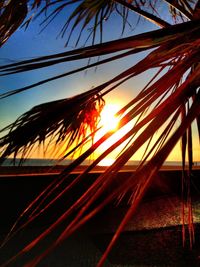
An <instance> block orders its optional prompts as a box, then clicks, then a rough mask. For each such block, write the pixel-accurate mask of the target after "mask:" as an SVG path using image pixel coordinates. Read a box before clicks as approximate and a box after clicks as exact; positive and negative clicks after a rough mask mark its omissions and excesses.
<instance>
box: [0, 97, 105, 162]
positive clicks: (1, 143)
mask: <svg viewBox="0 0 200 267" xmlns="http://www.w3.org/2000/svg"><path fill="white" fill-rule="evenodd" d="M103 106H104V100H103V99H102V98H101V96H100V95H98V94H95V92H94V93H93V94H91V92H87V93H85V94H82V95H78V96H75V97H72V98H67V99H62V100H57V101H53V102H49V103H45V104H41V105H38V106H35V107H33V108H32V109H31V110H30V111H28V112H26V113H25V114H23V115H22V116H21V117H19V118H18V119H17V120H16V121H15V122H14V123H12V124H11V125H9V126H7V127H6V128H4V129H3V130H2V131H8V133H7V134H6V135H5V136H4V137H2V138H0V147H1V148H3V149H2V154H1V163H2V162H3V161H4V159H6V158H7V157H9V156H13V157H14V158H16V156H17V155H19V154H21V159H22V161H23V159H24V158H27V156H28V155H29V154H30V153H31V150H32V148H33V147H34V146H35V145H36V144H37V145H41V144H43V145H44V147H43V149H44V150H48V147H50V148H51V150H53V151H54V152H52V156H53V157H55V156H56V153H55V151H56V149H57V150H58V151H59V150H60V149H61V148H63V149H64V151H66V150H68V149H69V148H70V147H71V146H72V145H73V144H75V141H77V140H79V141H80V142H81V141H82V140H84V139H85V138H86V136H87V135H88V134H89V131H90V132H91V133H94V132H95V130H96V128H97V125H98V122H99V119H100V113H101V110H102V108H103ZM45 143H46V146H45ZM52 145H53V146H52ZM45 147H46V148H45ZM59 154H60V156H61V153H59Z"/></svg>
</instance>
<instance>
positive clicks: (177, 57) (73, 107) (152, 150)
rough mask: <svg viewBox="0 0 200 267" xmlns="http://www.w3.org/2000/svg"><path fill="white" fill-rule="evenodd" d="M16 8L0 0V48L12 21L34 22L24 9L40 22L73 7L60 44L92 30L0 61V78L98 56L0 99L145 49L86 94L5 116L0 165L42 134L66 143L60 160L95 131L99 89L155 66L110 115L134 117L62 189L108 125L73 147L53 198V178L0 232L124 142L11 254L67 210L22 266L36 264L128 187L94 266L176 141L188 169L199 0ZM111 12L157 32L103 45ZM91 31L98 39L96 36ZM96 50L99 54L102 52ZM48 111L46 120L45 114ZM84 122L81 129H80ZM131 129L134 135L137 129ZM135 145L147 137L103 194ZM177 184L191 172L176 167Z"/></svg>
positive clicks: (197, 103) (196, 95)
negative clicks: (129, 170) (37, 52)
mask: <svg viewBox="0 0 200 267" xmlns="http://www.w3.org/2000/svg"><path fill="white" fill-rule="evenodd" d="M15 5H16V4H15V1H13V0H11V1H6V0H5V1H2V3H1V5H0V14H1V16H0V42H1V45H3V44H4V43H5V42H6V41H7V40H8V38H9V37H10V36H11V34H13V32H14V31H15V30H16V29H17V28H18V27H19V26H20V25H23V26H24V27H28V26H29V23H31V21H32V20H33V17H34V16H33V14H36V15H35V16H36V17H37V16H41V15H42V14H46V13H47V14H48V15H46V17H45V19H44V21H43V23H44V25H45V26H46V25H48V24H49V23H50V22H51V21H52V20H53V19H54V18H55V17H56V16H57V15H58V14H59V13H60V12H61V11H62V10H67V9H68V7H69V6H70V7H72V9H70V10H72V11H71V13H70V14H69V17H68V18H67V19H66V21H65V24H64V26H63V28H62V30H61V33H60V34H61V35H64V34H65V33H66V31H67V30H68V31H69V34H68V41H67V44H68V42H69V40H70V37H71V36H72V35H73V33H74V30H75V29H76V28H77V27H80V34H79V36H78V38H77V42H76V45H78V43H79V41H80V37H81V35H82V33H83V32H84V31H85V29H87V28H88V27H89V26H91V25H92V31H91V32H90V33H89V36H88V38H90V37H91V39H92V44H91V45H90V46H86V47H83V48H77V49H74V50H72V51H67V52H63V53H58V54H53V55H48V56H41V57H37V58H34V59H30V60H24V61H19V62H17V63H12V64H7V65H4V66H1V67H0V72H1V75H12V74H15V73H21V72H26V71H32V70H36V69H41V68H46V67H49V66H52V65H55V64H59V63H62V62H67V61H75V60H80V59H90V58H95V57H99V60H98V61H96V62H94V63H91V61H88V64H87V65H85V66H84V67H81V68H77V69H74V70H72V71H69V72H66V73H64V74H60V75H58V76H54V77H50V78H48V79H46V80H41V81H38V82H37V83H34V84H30V85H28V86H26V87H23V88H17V89H14V90H10V91H8V92H7V93H4V94H1V95H0V98H1V99H2V98H5V97H9V96H12V95H14V94H18V93H20V92H23V91H26V90H30V89H32V88H34V87H36V86H40V85H41V84H45V83H48V82H51V81H52V80H56V79H60V78H62V77H66V76H68V75H71V74H73V73H76V72H80V71H84V70H86V69H88V68H91V67H95V66H98V65H101V64H106V63H108V62H111V61H115V60H119V59H121V58H124V57H129V56H131V55H134V54H137V53H140V52H144V51H145V52H146V56H145V57H144V58H143V59H141V60H140V61H139V62H138V63H136V64H134V65H133V66H131V67H130V68H127V69H126V70H125V71H123V72H122V73H120V74H118V75H117V76H115V77H112V78H111V79H110V80H108V81H105V82H104V83H103V84H101V85H99V86H96V87H95V88H92V89H90V90H88V91H87V92H85V93H82V94H79V95H76V96H74V97H72V98H67V99H62V100H57V101H54V102H49V103H45V104H42V105H38V106H35V107H34V108H32V109H31V110H29V111H28V112H26V113H25V114H23V115H22V116H21V117H19V118H18V119H17V120H16V121H15V122H14V123H12V124H11V125H8V126H7V127H6V128H4V129H3V130H2V132H3V131H6V134H5V135H4V136H3V137H1V139H0V145H1V148H2V149H1V151H2V153H1V162H3V161H4V159H5V158H7V157H8V156H10V155H14V157H16V156H17V155H19V154H20V155H22V161H23V160H24V158H26V156H27V155H28V153H30V151H31V150H32V148H33V147H34V146H35V145H37V144H41V143H44V142H45V140H48V144H49V142H52V143H53V142H55V144H56V146H58V147H59V146H60V145H62V146H63V145H65V146H66V148H67V150H66V153H65V155H63V156H62V159H63V158H66V157H68V156H69V155H71V154H73V153H74V151H75V150H76V149H80V147H81V146H83V145H84V144H85V143H86V142H89V141H91V140H93V136H94V133H95V132H96V131H98V122H99V119H100V113H101V111H102V108H103V106H104V104H105V101H104V96H105V95H107V94H109V93H110V92H111V91H113V90H115V89H116V88H117V87H118V86H119V85H121V84H122V83H124V82H125V81H127V80H129V79H133V78H134V77H135V76H137V75H140V74H142V73H144V72H145V71H149V70H152V69H156V70H157V71H156V74H155V75H154V76H153V77H152V79H151V80H150V81H149V82H147V84H146V86H145V87H144V88H141V91H140V92H139V94H138V95H137V96H136V97H135V98H134V99H130V102H129V103H127V104H126V105H125V106H124V107H123V108H122V109H121V110H120V111H119V112H118V113H117V114H116V115H117V116H118V117H119V119H120V123H119V128H122V127H124V126H125V125H127V124H128V123H129V122H130V121H133V120H134V121H136V122H135V123H134V126H133V127H132V128H131V129H130V130H129V131H128V132H127V133H125V134H124V136H122V137H121V138H120V139H119V140H118V141H117V142H116V143H114V144H113V145H111V146H110V147H108V148H107V149H106V150H105V151H104V152H103V153H102V154H101V155H100V156H99V157H98V158H97V159H95V160H94V162H93V163H92V164H91V165H90V166H88V167H87V168H86V169H85V170H84V171H83V172H82V173H81V174H80V175H79V176H78V177H77V178H76V179H75V180H74V181H72V182H71V183H70V184H69V185H68V186H66V187H65V188H64V189H63V187H62V185H63V183H64V182H65V181H66V180H67V178H68V176H69V174H70V173H71V172H72V171H73V170H74V168H76V167H77V166H78V165H79V164H81V163H82V162H83V161H84V160H85V159H87V158H88V157H89V156H90V155H92V153H93V152H94V151H96V150H97V148H98V147H99V146H100V145H101V144H102V143H104V142H105V141H106V140H107V139H108V138H109V137H110V136H112V135H113V133H112V132H107V133H105V135H104V136H102V137H101V138H100V139H99V140H98V141H96V142H94V143H93V142H92V141H91V142H92V143H91V146H90V147H89V148H88V149H87V150H86V151H81V154H80V156H79V157H78V158H76V159H75V160H74V161H73V162H72V163H71V164H70V165H69V166H68V167H66V168H65V170H64V171H63V172H62V173H61V174H60V176H59V179H58V180H56V182H55V183H56V185H57V189H58V191H57V192H56V196H55V194H54V189H55V184H54V183H52V184H50V185H49V186H48V188H46V189H45V190H44V191H43V192H42V193H41V194H40V196H39V197H38V198H37V199H35V200H34V201H33V202H32V203H31V204H30V205H29V207H28V208H27V209H26V210H25V211H24V212H23V214H22V215H21V217H20V218H19V220H18V221H17V222H16V224H15V225H14V227H13V229H12V231H11V232H10V234H9V236H8V239H9V238H10V237H12V235H13V234H15V232H16V231H18V230H20V229H23V228H24V227H25V226H26V225H27V224H28V223H29V222H31V221H33V220H34V219H35V218H36V217H38V216H39V215H40V214H41V213H43V211H44V210H46V209H47V208H49V207H50V206H51V205H52V204H53V203H54V202H56V201H57V200H58V199H59V197H61V196H62V195H64V194H67V193H68V192H69V191H70V189H71V188H72V187H74V186H76V185H77V184H78V183H80V181H81V180H83V179H84V178H85V177H86V176H87V174H88V173H89V172H90V171H91V170H92V169H93V168H94V167H95V166H96V165H97V164H98V163H99V162H100V161H101V160H102V159H103V158H105V157H106V156H107V155H109V154H110V153H111V152H112V151H113V150H114V149H116V148H117V147H118V146H120V145H121V144H122V143H124V142H125V141H127V140H128V143H127V144H126V145H125V146H124V148H123V149H122V151H121V153H120V154H119V155H118V157H117V158H116V160H115V162H114V163H113V164H112V165H111V166H109V167H108V168H107V169H106V171H105V172H104V173H102V174H101V175H100V176H99V177H98V178H97V180H95V181H94V182H93V184H92V185H91V186H89V187H88V189H87V190H86V192H85V193H84V194H83V195H81V196H80V197H79V198H78V199H77V200H74V203H73V204H72V206H71V207H70V208H69V209H67V210H66V211H65V212H64V213H63V214H62V216H60V217H59V218H58V219H57V220H56V221H55V222H54V223H53V224H52V225H51V226H50V227H49V228H48V229H46V230H45V231H44V232H43V233H42V234H41V235H40V236H38V238H36V239H35V240H33V241H32V242H31V243H30V244H29V245H27V246H26V247H25V248H24V250H22V251H20V252H19V254H17V255H16V256H14V257H13V258H12V259H11V261H13V260H15V259H16V258H18V257H19V256H21V255H23V254H26V253H27V252H28V251H29V250H31V249H32V248H33V247H34V246H35V245H36V244H38V243H39V242H40V241H41V240H42V239H43V238H44V237H45V236H46V235H48V234H49V233H50V232H51V231H52V230H53V229H55V228H56V227H57V226H58V225H59V224H60V223H62V222H64V221H66V220H67V219H68V218H69V216H70V215H71V214H72V213H75V214H76V215H75V217H74V218H73V219H72V220H71V222H70V223H68V224H66V228H65V230H64V231H63V232H62V233H61V234H60V236H59V237H58V238H57V240H56V241H55V242H54V243H53V244H52V245H51V246H50V247H49V249H48V250H46V251H45V252H43V253H41V255H38V256H37V257H36V258H34V260H33V261H32V262H31V264H32V265H31V266H35V265H36V264H37V263H38V262H39V261H40V260H41V259H42V258H43V257H44V256H45V255H46V254H47V253H48V252H50V251H51V250H52V249H53V248H54V247H55V246H56V245H57V244H59V243H60V242H62V241H63V240H64V239H66V238H67V237H68V236H69V235H71V234H72V233H73V232H74V231H75V230H76V229H78V228H79V227H80V226H81V225H82V224H84V223H86V222H87V221H88V220H89V219H90V218H91V217H92V216H94V215H95V214H96V213H97V212H99V211H100V210H101V209H102V208H103V207H105V206H106V205H107V204H108V203H110V202H112V201H113V200H115V199H117V198H123V196H124V195H125V194H126V193H127V192H128V191H130V190H132V195H131V205H130V207H129V210H128V211H127V213H126V215H125V216H124V218H123V220H122V222H121V224H120V225H119V228H118V229H117V231H116V233H115V235H114V237H113V238H112V240H111V242H110V244H109V246H108V247H107V249H106V251H105V253H104V255H103V256H102V258H101V260H100V262H99V264H98V266H102V264H103V263H104V261H105V259H106V257H107V255H108V253H109V252H110V250H111V248H112V247H113V245H114V244H115V242H116V240H117V238H118V237H119V235H120V233H121V231H122V230H123V227H124V226H125V224H126V223H127V221H128V220H129V219H130V218H131V217H132V216H133V214H134V212H135V210H136V208H137V206H138V204H139V203H140V201H141V199H142V198H143V196H144V194H145V192H146V190H147V188H148V187H149V185H150V184H151V182H152V180H153V178H154V177H155V175H156V173H157V172H158V171H159V169H160V168H161V166H162V165H163V163H164V162H165V160H166V158H167V157H168V155H169V154H170V152H171V151H172V150H173V148H174V147H175V145H176V144H177V142H178V141H179V140H181V144H182V149H181V152H180V153H181V155H182V165H183V170H185V168H186V166H185V165H186V164H185V162H186V157H187V158H188V161H189V167H188V168H189V173H190V172H191V170H192V162H193V155H192V126H191V125H192V122H193V121H194V120H196V123H197V128H198V132H199V136H200V91H199V79H200V72H199V54H200V53H199V52H200V38H199V37H200V36H199V32H200V31H199V30H200V20H199V14H200V1H199V0H196V1H192V0H177V1H175V0H172V1H171V0H162V1H161V0H160V1H151V0H149V1H140V0H138V1H137V0H135V1H125V0H114V1H111V0H107V1H106V0H101V1H97V0H95V1H90V0H74V1H69V0H65V1H64V0H58V1H50V0H46V1H41V0H35V1H28V0H23V1H20V3H19V9H16V6H15ZM158 5H160V6H162V7H163V8H165V9H166V8H169V11H170V14H171V16H170V17H169V18H168V21H166V19H165V17H164V16H162V14H163V13H162V12H160V10H159V7H158ZM19 10H20V12H19ZM48 11H49V13H48ZM114 12H115V13H116V14H118V15H119V16H121V18H122V28H123V29H124V28H125V27H126V25H127V24H128V23H129V22H128V14H129V12H135V13H136V14H137V15H138V16H139V17H143V18H145V19H147V20H149V21H151V22H152V23H154V24H156V25H157V26H158V27H159V29H157V30H154V31H149V32H146V33H141V34H138V35H135V36H130V37H127V38H122V39H119V40H114V41H109V42H103V39H102V36H103V25H104V23H105V20H109V19H111V15H112V14H113V13H114ZM22 23H23V24H22ZM98 33H99V36H97V34H98ZM97 39H99V40H100V42H99V43H98V44H96V40H97ZM101 56H105V57H104V58H103V59H102V58H101ZM47 116H48V117H49V118H51V120H46V118H47ZM88 129H89V130H90V132H89V133H88ZM159 129H160V131H159V134H158V137H157V138H156V139H154V138H153V137H154V135H155V132H157V131H158V130H159ZM138 132H139V134H137V133H138ZM49 140H50V141H49ZM144 144H146V150H145V153H144V156H143V158H142V159H141V163H140V164H139V166H138V167H137V169H136V172H134V173H133V174H132V175H131V177H130V178H129V179H127V180H125V181H124V182H122V183H120V184H118V185H117V187H115V190H114V191H112V192H110V193H109V194H107V195H106V194H105V192H107V190H108V189H109V188H112V185H113V184H114V183H115V180H116V174H117V173H118V171H119V170H120V169H121V168H122V167H123V166H124V165H125V164H126V163H127V162H128V161H129V160H130V158H131V157H132V156H133V155H135V153H137V151H138V149H139V148H140V147H142V146H143V145H144ZM183 181H184V183H183V184H184V186H185V188H184V191H185V190H186V191H188V190H189V188H190V186H189V183H190V175H186V174H185V172H183ZM185 195H187V196H186V197H185V199H183V206H185V203H187V204H188V203H189V208H188V213H189V214H190V215H191V214H192V208H191V199H190V194H184V196H185ZM102 196H104V198H103V200H102V199H101V202H98V204H96V206H94V203H97V202H96V200H98V199H99V198H101V197H102ZM35 207H36V208H35ZM29 215H30V216H29ZM25 216H27V218H28V216H29V219H28V221H26V223H24V224H23V223H22V222H21V221H22V218H24V217H25ZM188 218H190V220H189V221H188V224H189V229H190V234H191V236H192V216H188Z"/></svg>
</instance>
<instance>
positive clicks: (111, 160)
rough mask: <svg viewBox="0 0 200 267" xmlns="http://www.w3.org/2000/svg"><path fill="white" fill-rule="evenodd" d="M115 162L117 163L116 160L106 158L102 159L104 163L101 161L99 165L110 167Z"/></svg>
mask: <svg viewBox="0 0 200 267" xmlns="http://www.w3.org/2000/svg"><path fill="white" fill-rule="evenodd" d="M114 162H115V160H114V159H110V158H105V159H102V161H100V162H99V163H98V165H99V166H110V165H112V164H113V163H114Z"/></svg>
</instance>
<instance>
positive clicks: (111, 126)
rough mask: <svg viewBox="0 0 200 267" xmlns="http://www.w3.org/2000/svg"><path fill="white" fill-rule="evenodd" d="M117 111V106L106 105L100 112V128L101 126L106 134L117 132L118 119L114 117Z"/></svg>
mask: <svg viewBox="0 0 200 267" xmlns="http://www.w3.org/2000/svg"><path fill="white" fill-rule="evenodd" d="M118 110H119V106H118V105H116V104H108V105H106V106H105V107H104V109H103V110H102V112H101V121H100V126H102V128H103V129H104V130H105V131H106V132H108V131H112V132H114V131H116V130H117V128H118V123H119V119H118V118H117V117H116V116H115V114H116V112H117V111H118Z"/></svg>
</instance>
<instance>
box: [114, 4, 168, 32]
mask: <svg viewBox="0 0 200 267" xmlns="http://www.w3.org/2000/svg"><path fill="white" fill-rule="evenodd" d="M114 1H115V2H116V3H119V4H121V5H123V6H125V7H127V8H128V9H130V10H132V11H134V12H135V13H137V14H139V15H140V16H142V17H144V18H145V19H147V20H149V21H150V22H152V23H154V24H156V25H157V26H159V27H161V28H166V27H169V26H170V24H169V23H168V22H166V21H164V20H162V19H161V18H159V17H157V16H155V15H153V14H151V13H148V12H147V11H144V10H142V9H140V8H139V7H135V6H133V5H132V4H130V3H127V2H125V1H123V0H114Z"/></svg>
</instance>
